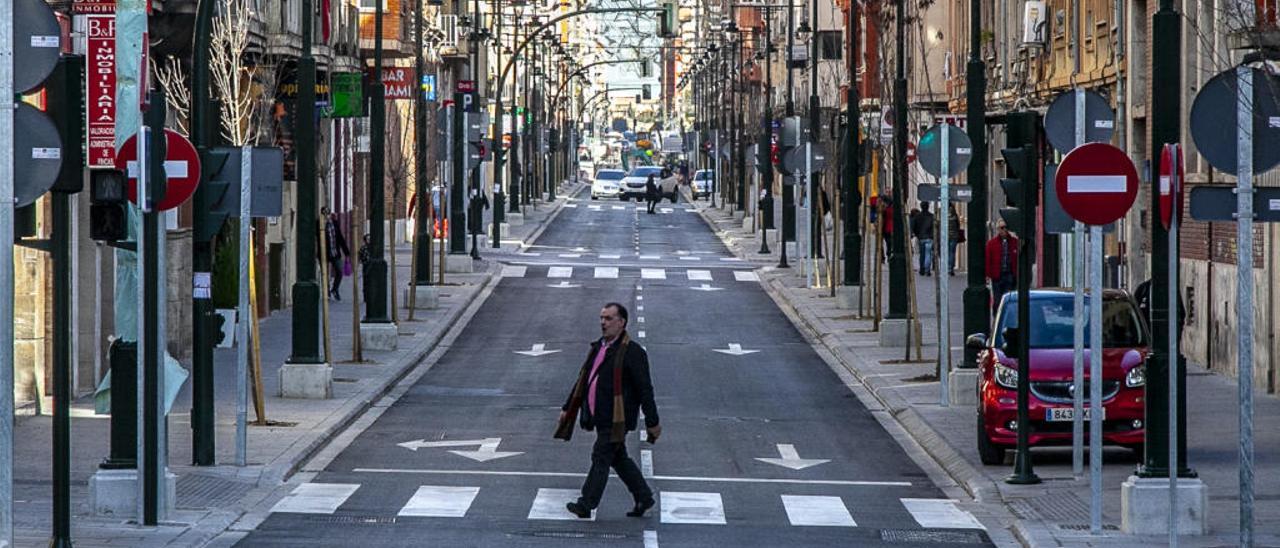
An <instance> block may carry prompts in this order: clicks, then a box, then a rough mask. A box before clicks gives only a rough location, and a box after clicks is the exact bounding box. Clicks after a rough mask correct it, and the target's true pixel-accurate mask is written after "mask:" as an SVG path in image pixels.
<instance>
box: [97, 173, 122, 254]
mask: <svg viewBox="0 0 1280 548" xmlns="http://www.w3.org/2000/svg"><path fill="white" fill-rule="evenodd" d="M127 200H128V198H127V196H126V195H125V177H124V172H123V171H121V170H118V169H95V170H93V171H91V172H89V238H90V239H92V240H96V241H100V242H117V241H120V240H123V239H125V238H127V237H128V236H129V226H128V222H129V217H128V214H127V213H126V211H125V202H126V201H127Z"/></svg>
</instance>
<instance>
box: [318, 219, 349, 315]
mask: <svg viewBox="0 0 1280 548" xmlns="http://www.w3.org/2000/svg"><path fill="white" fill-rule="evenodd" d="M320 216H321V218H323V219H324V245H325V253H326V255H327V256H326V257H325V258H326V259H327V260H328V261H329V279H330V280H331V281H330V282H329V298H331V299H333V300H335V301H341V300H342V295H341V289H342V276H343V273H344V270H345V269H346V268H350V267H349V266H347V264H348V263H347V261H349V260H351V250H349V249H347V239H346V238H345V237H344V236H343V235H342V227H340V226H338V214H337V213H330V212H329V208H328V207H322V208H320Z"/></svg>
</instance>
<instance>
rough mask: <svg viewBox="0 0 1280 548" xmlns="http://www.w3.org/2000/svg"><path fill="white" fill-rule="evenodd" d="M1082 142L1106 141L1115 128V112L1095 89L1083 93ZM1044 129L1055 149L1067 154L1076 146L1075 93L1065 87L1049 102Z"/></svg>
mask: <svg viewBox="0 0 1280 548" xmlns="http://www.w3.org/2000/svg"><path fill="white" fill-rule="evenodd" d="M1084 124H1085V125H1084V141H1085V142H1086V143H1109V142H1111V135H1112V134H1113V133H1115V131H1116V114H1115V112H1114V111H1112V110H1111V105H1110V104H1108V103H1107V100H1106V98H1104V97H1103V96H1101V95H1099V94H1098V93H1097V92H1094V91H1085V92H1084ZM1044 132H1045V135H1046V136H1048V138H1049V144H1051V145H1053V148H1054V150H1057V151H1058V152H1061V153H1063V154H1066V153H1068V152H1071V149H1074V148H1076V92H1075V90H1067V91H1064V92H1062V93H1060V94H1058V97H1057V98H1056V99H1054V100H1053V103H1052V104H1050V105H1049V111H1048V112H1046V113H1045V115H1044Z"/></svg>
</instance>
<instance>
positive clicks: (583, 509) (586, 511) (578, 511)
mask: <svg viewBox="0 0 1280 548" xmlns="http://www.w3.org/2000/svg"><path fill="white" fill-rule="evenodd" d="M564 507H565V508H568V509H569V512H570V513H572V514H573V515H575V516H578V517H580V518H582V519H587V518H590V517H591V509H590V508H587V505H585V504H583V503H581V502H578V501H576V500H575V501H573V502H570V503H569V504H566V505H564Z"/></svg>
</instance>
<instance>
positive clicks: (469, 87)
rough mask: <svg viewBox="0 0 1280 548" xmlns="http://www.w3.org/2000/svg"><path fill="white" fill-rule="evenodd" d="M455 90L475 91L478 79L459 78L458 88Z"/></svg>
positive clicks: (462, 91) (461, 91) (460, 91)
mask: <svg viewBox="0 0 1280 548" xmlns="http://www.w3.org/2000/svg"><path fill="white" fill-rule="evenodd" d="M455 91H457V92H458V93H475V92H476V81H475V80H458V85H457V89H456V90H455Z"/></svg>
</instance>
